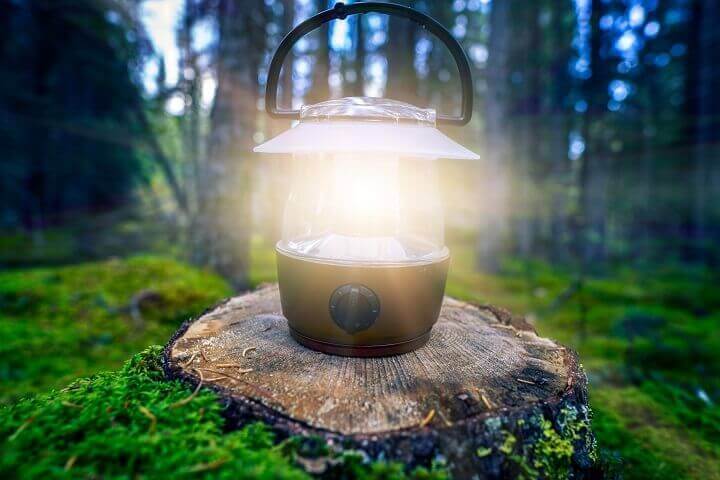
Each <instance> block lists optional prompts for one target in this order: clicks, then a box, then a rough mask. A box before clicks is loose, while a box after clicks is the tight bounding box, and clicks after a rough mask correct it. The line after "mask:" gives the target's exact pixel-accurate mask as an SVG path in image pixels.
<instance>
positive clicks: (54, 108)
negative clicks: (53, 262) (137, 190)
mask: <svg viewBox="0 0 720 480" xmlns="http://www.w3.org/2000/svg"><path fill="white" fill-rule="evenodd" d="M135 27H136V25H134V19H133V15H132V12H128V11H127V10H125V9H124V7H123V4H120V3H117V4H115V3H111V4H110V7H109V8H108V5H107V4H104V3H103V4H101V3H98V2H95V1H87V0H78V1H74V2H66V1H61V2H54V1H47V0H29V1H25V2H8V1H2V2H0V65H1V66H0V144H1V145H2V146H3V161H2V162H0V205H2V207H0V208H1V210H0V224H1V225H4V226H18V225H21V226H23V227H25V228H39V227H44V226H47V225H49V224H52V223H55V222H57V221H59V220H60V219H62V218H63V217H65V216H67V214H69V213H72V214H77V213H81V212H92V211H100V210H104V209H108V208H112V207H115V206H117V205H120V204H122V203H123V202H126V201H127V200H128V198H129V196H130V194H131V192H132V188H133V185H135V184H136V183H137V182H138V181H140V180H141V179H142V178H143V176H144V173H143V161H142V158H143V154H142V152H141V148H140V144H141V143H142V142H144V139H145V138H147V135H148V134H149V133H150V132H149V130H148V126H147V125H145V124H143V123H142V121H141V120H140V119H138V118H137V115H136V113H137V109H136V106H137V105H141V104H142V99H141V93H140V88H139V86H138V83H139V82H138V81H137V80H138V69H139V66H140V58H141V55H142V52H143V48H144V47H143V43H142V41H141V40H142V39H140V38H138V35H137V32H136V30H135Z"/></svg>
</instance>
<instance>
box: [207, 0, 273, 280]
mask: <svg viewBox="0 0 720 480" xmlns="http://www.w3.org/2000/svg"><path fill="white" fill-rule="evenodd" d="M264 15H265V3H264V2H263V1H262V0H253V1H252V2H248V1H243V2H241V1H239V0H221V1H220V2H219V5H218V22H219V50H218V54H217V78H218V87H217V93H216V99H215V105H214V106H213V111H212V114H211V132H210V138H209V142H208V143H209V152H208V159H207V162H206V164H205V165H204V168H203V172H202V175H201V179H202V181H201V185H202V187H201V189H200V192H199V195H198V204H199V205H198V206H199V212H200V213H199V215H198V216H197V217H198V218H197V221H196V223H195V225H194V227H193V232H194V234H195V235H196V241H195V245H194V252H193V253H194V257H195V259H196V260H197V261H198V262H200V263H203V264H207V265H210V266H211V267H213V268H214V269H215V270H217V271H218V272H219V273H220V274H221V275H223V276H224V277H225V278H227V279H228V280H229V281H230V282H231V284H232V285H233V286H234V287H235V288H236V289H238V290H242V289H246V288H247V287H248V266H249V238H250V225H251V223H250V208H249V200H250V196H249V191H248V190H249V169H248V163H249V156H250V155H251V152H252V147H253V145H254V142H253V133H254V130H255V127H256V126H255V119H256V115H257V100H258V94H259V92H258V87H257V78H258V70H259V67H260V64H261V62H262V56H263V53H264V45H265V28H264V26H265V18H264Z"/></svg>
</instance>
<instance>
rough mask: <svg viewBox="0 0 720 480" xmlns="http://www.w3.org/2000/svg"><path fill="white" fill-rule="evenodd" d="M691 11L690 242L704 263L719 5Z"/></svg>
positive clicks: (719, 98) (715, 148)
mask: <svg viewBox="0 0 720 480" xmlns="http://www.w3.org/2000/svg"><path fill="white" fill-rule="evenodd" d="M695 5H696V6H695V8H694V9H693V10H694V11H693V16H694V19H693V23H694V24H695V27H696V28H695V29H694V35H695V38H694V39H693V42H692V45H691V46H690V48H691V49H692V50H693V52H692V54H691V58H692V59H693V60H694V62H692V63H690V68H692V69H695V72H694V75H693V76H692V77H691V79H692V80H694V81H691V82H689V83H690V84H689V85H688V86H689V89H688V92H689V93H690V97H689V98H688V101H689V102H690V103H691V104H692V110H693V112H692V113H694V115H693V118H692V121H693V122H694V128H693V130H694V132H693V133H694V138H693V140H694V142H695V149H694V152H695V154H694V163H695V168H694V170H695V181H694V184H695V188H694V193H693V203H694V205H693V232H692V234H693V237H694V238H693V239H694V241H695V243H696V245H695V249H696V250H697V252H698V254H696V257H698V258H699V259H701V260H705V258H706V256H707V249H708V246H707V245H706V244H707V243H709V242H708V240H709V238H708V211H707V210H708V208H707V207H708V200H709V198H711V197H710V194H709V193H710V186H711V185H710V182H709V181H708V180H709V178H710V171H711V165H710V164H711V163H712V162H713V160H717V158H718V155H719V154H720V146H719V145H718V142H719V141H720V122H719V121H718V118H719V117H720V94H719V93H718V78H720V67H719V66H718V62H717V57H716V55H717V54H716V52H715V49H716V48H717V37H718V35H717V24H718V23H717V22H719V21H720V5H718V2H717V1H715V0H697V1H696V2H695Z"/></svg>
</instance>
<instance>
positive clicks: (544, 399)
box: [163, 286, 594, 478]
mask: <svg viewBox="0 0 720 480" xmlns="http://www.w3.org/2000/svg"><path fill="white" fill-rule="evenodd" d="M280 310H281V308H280V300H279V293H278V289H277V286H267V287H265V288H263V289H261V290H258V291H255V292H253V293H249V294H246V295H243V296H239V297H235V298H231V299H229V300H227V301H225V302H223V303H221V304H220V305H218V306H217V307H215V308H214V309H211V310H209V311H208V312H207V313H205V314H204V315H202V316H201V317H200V318H199V319H197V320H196V321H191V322H188V323H186V324H185V325H184V326H183V327H181V329H180V330H179V331H178V332H177V333H176V335H175V336H174V337H173V339H172V340H171V341H170V342H169V343H168V345H167V347H166V348H165V353H164V358H163V363H164V367H165V371H166V374H167V375H168V377H169V378H173V379H174V378H179V379H182V380H184V381H186V382H188V383H190V384H191V385H194V386H196V385H197V384H198V382H202V385H204V386H206V387H208V388H212V389H213V390H215V391H216V392H218V394H219V395H220V396H221V397H222V398H223V402H224V404H225V405H227V410H226V411H225V414H226V417H227V419H228V426H229V427H230V428H239V427H240V426H242V425H244V424H247V423H248V422H252V421H258V420H260V421H263V422H266V423H267V424H269V425H270V426H271V427H272V428H273V429H274V430H275V431H276V432H278V433H279V434H280V437H281V438H284V437H286V436H289V435H301V436H303V437H305V438H308V437H314V438H317V437H320V438H322V439H324V440H325V441H327V442H329V444H330V446H331V448H336V449H341V448H347V449H352V450H360V451H362V452H364V453H365V454H366V455H367V456H368V457H369V458H372V459H386V460H395V461H400V462H403V463H404V464H405V465H406V467H407V468H412V467H414V466H418V465H422V466H429V465H430V464H431V463H432V462H433V461H437V460H439V459H445V460H446V461H447V464H448V467H449V469H450V471H451V472H452V474H453V475H454V476H455V477H456V478H471V477H473V476H474V477H481V478H515V477H516V476H518V475H520V474H524V475H529V476H530V477H531V478H537V477H539V476H546V477H550V478H557V477H556V476H558V475H561V476H563V477H562V478H565V475H569V474H570V473H571V472H574V473H576V474H578V476H576V477H574V478H581V475H579V474H580V473H581V472H584V471H586V470H587V469H588V468H590V467H591V466H592V463H593V460H592V459H593V458H594V452H593V450H594V440H593V435H592V432H591V431H590V428H589V409H588V405H587V390H586V379H585V375H584V374H583V372H582V368H581V367H580V365H579V363H578V360H577V357H576V354H575V353H574V352H572V351H570V350H568V349H567V348H565V347H562V346H561V345H558V344H556V343H554V342H552V341H550V340H547V339H544V338H541V337H539V336H538V335H537V334H536V333H535V331H534V330H533V329H532V327H530V326H529V325H528V324H527V323H526V322H525V321H524V320H523V319H521V318H516V317H513V316H512V315H511V314H509V313H508V312H506V311H504V310H502V309H498V308H495V307H491V306H480V307H478V306H473V305H470V304H467V303H463V302H459V301H457V300H453V299H450V298H446V299H445V302H444V304H443V308H442V311H441V313H440V319H439V321H438V323H437V324H436V326H435V328H434V329H433V333H432V336H431V338H430V340H429V342H428V343H427V344H426V345H425V346H423V347H421V348H420V349H418V350H416V351H415V352H412V353H409V354H405V355H399V356H394V357H382V358H348V357H336V356H332V355H325V354H321V353H318V352H315V351H312V350H308V349H306V348H304V347H302V346H300V345H299V344H297V343H295V342H294V341H293V340H292V339H291V337H290V335H289V332H288V329H287V323H286V320H285V319H284V318H283V317H282V316H281V314H280ZM307 441H310V440H307ZM551 444H552V445H554V446H555V447H558V445H560V446H563V445H564V446H565V447H566V448H567V449H568V450H569V451H567V452H566V453H561V454H558V453H557V452H555V453H553V452H552V448H553V447H549V445H551ZM303 460H304V463H303V464H304V465H305V466H306V467H307V468H309V469H311V471H312V472H313V473H325V474H327V475H328V476H330V475H331V474H332V468H333V467H332V461H331V460H330V459H326V458H312V459H303ZM543 465H553V466H554V469H552V470H551V469H549V468H547V467H543ZM474 477H473V478H474Z"/></svg>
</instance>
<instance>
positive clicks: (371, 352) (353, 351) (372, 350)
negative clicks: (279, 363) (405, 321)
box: [290, 328, 430, 357]
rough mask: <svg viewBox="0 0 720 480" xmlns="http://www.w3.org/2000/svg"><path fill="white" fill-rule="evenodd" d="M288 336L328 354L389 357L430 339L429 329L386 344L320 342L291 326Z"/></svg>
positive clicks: (413, 348)
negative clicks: (414, 336)
mask: <svg viewBox="0 0 720 480" xmlns="http://www.w3.org/2000/svg"><path fill="white" fill-rule="evenodd" d="M290 336H291V337H292V338H293V339H294V340H295V341H296V342H298V343H299V344H300V345H302V346H304V347H307V348H309V349H311V350H316V351H318V352H322V353H327V354H330V355H338V356H341V357H389V356H391V355H400V354H403V353H408V352H412V351H413V350H415V349H418V348H420V347H422V346H423V345H425V343H427V341H428V340H429V339H430V331H427V332H425V333H424V334H422V335H420V336H419V337H416V338H413V339H411V340H407V341H405V342H400V343H392V344H388V345H342V344H335V343H327V342H321V341H318V340H313V339H312V338H309V337H306V336H305V335H302V334H301V333H298V332H297V331H295V330H293V329H292V328H290Z"/></svg>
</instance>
